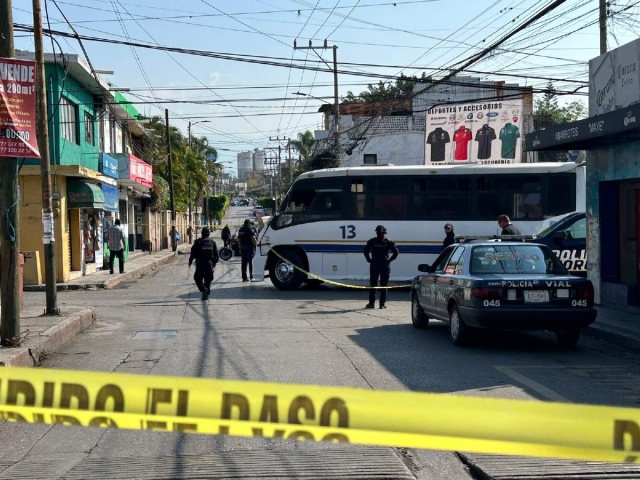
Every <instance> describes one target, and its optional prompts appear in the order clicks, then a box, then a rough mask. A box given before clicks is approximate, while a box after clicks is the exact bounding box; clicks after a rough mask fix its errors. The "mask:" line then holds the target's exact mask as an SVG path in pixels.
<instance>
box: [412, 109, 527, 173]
mask: <svg viewBox="0 0 640 480" xmlns="http://www.w3.org/2000/svg"><path fill="white" fill-rule="evenodd" d="M522 108H523V101H522V99H508V100H496V101H487V102H485V103H482V102H480V103H469V104H462V105H443V106H439V107H434V108H432V109H431V110H429V111H427V130H426V135H425V149H424V152H425V162H424V163H425V165H443V164H449V165H450V164H458V163H482V164H508V163H520V162H521V158H522V140H521V137H524V135H523V134H522Z"/></svg>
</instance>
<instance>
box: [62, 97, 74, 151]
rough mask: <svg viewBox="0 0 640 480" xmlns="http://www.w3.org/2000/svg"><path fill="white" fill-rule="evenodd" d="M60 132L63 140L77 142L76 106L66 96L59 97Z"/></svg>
mask: <svg viewBox="0 0 640 480" xmlns="http://www.w3.org/2000/svg"><path fill="white" fill-rule="evenodd" d="M59 108H60V134H61V136H62V138H64V139H65V140H67V141H69V142H72V143H75V144H79V143H78V106H77V105H76V104H74V103H73V102H71V101H70V100H69V99H68V98H66V97H61V98H60V107H59Z"/></svg>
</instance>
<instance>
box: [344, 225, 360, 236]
mask: <svg viewBox="0 0 640 480" xmlns="http://www.w3.org/2000/svg"><path fill="white" fill-rule="evenodd" d="M340 230H342V238H356V226H355V225H342V226H341V227H340Z"/></svg>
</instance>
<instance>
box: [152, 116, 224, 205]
mask: <svg viewBox="0 0 640 480" xmlns="http://www.w3.org/2000/svg"><path fill="white" fill-rule="evenodd" d="M146 130H147V135H146V136H145V137H144V138H143V140H142V147H141V149H142V153H143V156H144V158H146V159H148V160H149V161H150V162H151V163H152V164H153V166H154V173H155V174H157V177H158V178H162V179H163V180H164V181H165V182H166V185H167V189H168V184H169V180H170V179H169V167H168V162H167V146H166V129H165V124H164V121H163V120H162V119H161V118H160V117H153V118H152V119H151V120H150V121H149V123H148V124H147V128H146ZM169 140H170V144H171V157H172V170H173V172H172V173H173V191H174V201H175V207H176V210H177V211H181V212H184V211H186V210H187V208H188V205H189V177H191V203H192V205H194V204H196V203H197V202H198V199H200V198H202V197H203V195H204V194H205V193H206V192H207V191H208V186H209V176H212V177H217V176H218V174H219V171H220V169H219V168H218V165H217V164H216V163H215V162H213V161H212V159H211V157H212V155H215V156H217V152H216V149H215V148H213V147H212V146H210V145H209V143H208V140H207V138H206V137H192V138H191V147H189V139H188V138H186V137H185V136H184V135H183V134H182V132H181V131H180V130H179V129H178V128H177V127H174V126H170V127H169ZM152 205H154V206H153V207H152V208H155V209H164V208H168V205H167V207H164V206H163V205H164V204H163V202H160V201H158V202H153V204H152Z"/></svg>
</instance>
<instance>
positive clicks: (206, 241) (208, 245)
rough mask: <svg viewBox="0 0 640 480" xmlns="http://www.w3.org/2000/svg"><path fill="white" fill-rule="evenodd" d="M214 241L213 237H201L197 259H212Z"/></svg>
mask: <svg viewBox="0 0 640 480" xmlns="http://www.w3.org/2000/svg"><path fill="white" fill-rule="evenodd" d="M214 249H215V243H214V241H213V238H209V237H207V238H202V239H201V240H200V256H199V258H198V260H213V251H214Z"/></svg>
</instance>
